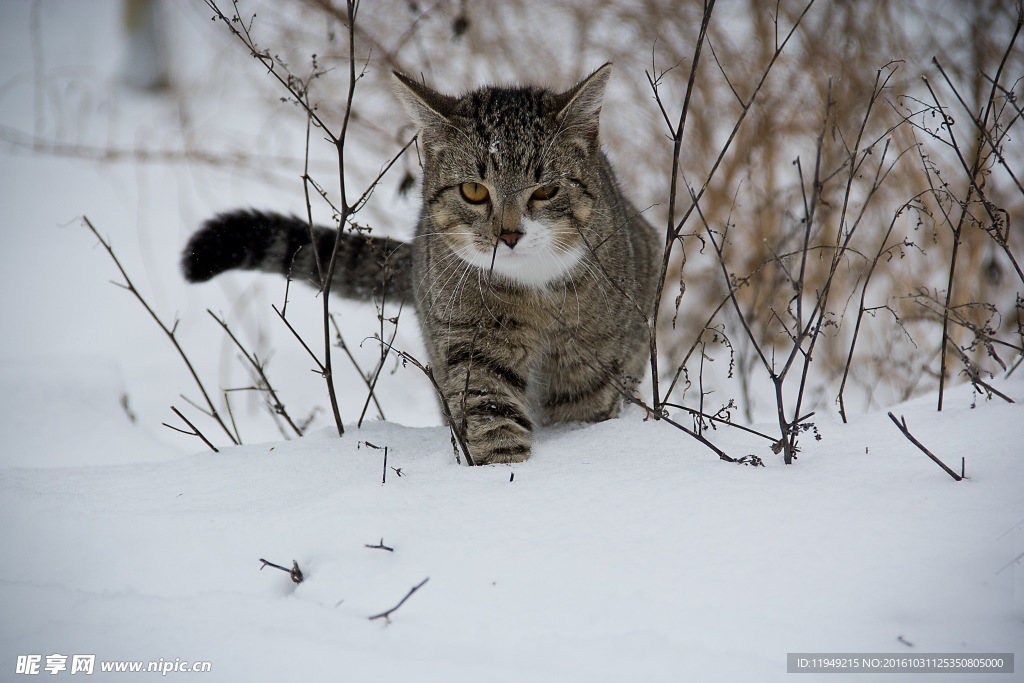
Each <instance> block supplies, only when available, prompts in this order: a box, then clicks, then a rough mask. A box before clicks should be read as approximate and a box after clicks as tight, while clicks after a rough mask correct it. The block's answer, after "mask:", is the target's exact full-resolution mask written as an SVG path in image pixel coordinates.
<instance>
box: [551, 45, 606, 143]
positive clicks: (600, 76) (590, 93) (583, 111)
mask: <svg viewBox="0 0 1024 683" xmlns="http://www.w3.org/2000/svg"><path fill="white" fill-rule="evenodd" d="M611 75H612V63H611V62H606V63H605V64H603V65H601V66H600V67H598V69H597V71H595V72H594V73H592V74H590V75H589V76H587V77H586V78H584V79H583V80H582V81H580V82H579V83H577V84H576V85H574V86H573V87H571V88H569V89H568V90H566V91H565V92H563V93H561V94H559V95H557V96H556V98H555V101H556V104H557V106H558V107H559V110H558V114H556V115H555V120H557V121H558V122H559V123H562V124H564V125H565V126H566V127H567V128H571V129H573V130H576V131H577V132H579V133H581V134H583V135H584V136H586V137H590V138H594V139H596V138H597V129H598V117H599V116H600V114H601V104H602V103H603V102H604V89H605V86H606V85H608V78H609V77H610V76H611Z"/></svg>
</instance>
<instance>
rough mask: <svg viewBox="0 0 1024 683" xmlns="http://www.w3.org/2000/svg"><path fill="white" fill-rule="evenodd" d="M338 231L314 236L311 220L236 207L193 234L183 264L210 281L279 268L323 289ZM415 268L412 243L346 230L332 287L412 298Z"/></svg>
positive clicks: (365, 295)
mask: <svg viewBox="0 0 1024 683" xmlns="http://www.w3.org/2000/svg"><path fill="white" fill-rule="evenodd" d="M336 236H337V232H336V231H335V230H333V229H329V228H322V227H314V228H313V232H312V235H310V230H309V224H308V223H307V222H306V221H304V220H300V219H298V218H295V217H294V216H282V215H280V214H276V213H262V212H259V211H247V210H239V211H232V212H230V213H223V214H220V215H218V216H216V217H214V218H211V219H210V220H208V221H206V223H205V224H203V227H202V228H201V229H200V230H199V231H198V232H197V233H195V234H194V235H192V238H191V239H190V240H189V242H188V246H186V247H185V251H184V252H183V253H182V258H181V268H182V271H183V272H184V275H185V279H186V280H188V281H189V282H205V281H207V280H209V279H211V278H213V277H214V276H216V275H219V274H220V273H223V272H224V271H226V270H232V269H235V268H238V269H246V270H262V271H265V272H268V273H278V274H280V275H285V276H287V277H289V278H291V279H295V280H302V281H305V282H307V283H308V284H311V285H312V286H314V287H317V288H319V287H320V282H321V275H320V270H321V268H322V269H323V272H324V273H325V274H326V272H327V264H328V263H329V262H330V260H331V254H332V253H333V251H334V245H335V240H336ZM314 241H315V243H316V245H315V246H316V248H315V253H314V249H313V248H311V245H312V244H313V242H314ZM316 254H319V258H320V267H318V266H317V256H316ZM411 270H412V251H411V248H410V246H409V245H408V244H407V243H405V242H399V241H397V240H392V239H388V238H386V237H370V236H369V235H363V234H357V233H348V232H346V233H343V234H342V235H341V242H340V244H339V245H338V254H337V260H336V261H335V268H334V276H333V278H332V280H331V291H332V292H334V293H335V294H338V295H340V296H344V297H346V298H349V299H357V300H360V301H371V300H375V299H376V300H380V299H382V298H385V297H386V298H387V299H388V300H389V301H393V302H403V303H412V300H413V297H412V279H411V275H410V273H411Z"/></svg>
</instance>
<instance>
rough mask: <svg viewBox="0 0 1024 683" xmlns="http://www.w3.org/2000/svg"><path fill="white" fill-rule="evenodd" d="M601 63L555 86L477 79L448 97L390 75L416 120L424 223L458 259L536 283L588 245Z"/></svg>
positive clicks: (561, 270)
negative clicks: (481, 83) (482, 83)
mask: <svg viewBox="0 0 1024 683" xmlns="http://www.w3.org/2000/svg"><path fill="white" fill-rule="evenodd" d="M610 74H611V64H605V65H604V66H602V67H601V68H599V69H598V70H597V71H595V72H594V73H592V74H591V75H589V76H587V77H586V78H584V79H583V80H582V81H580V82H579V83H577V84H576V85H574V86H573V87H571V88H569V89H568V90H566V91H564V92H553V91H550V90H546V89H542V88H535V87H528V86H525V87H484V88H480V89H478V90H474V91H472V92H470V93H467V94H465V95H463V96H461V97H452V96H449V95H444V94H442V93H439V92H436V91H434V90H432V89H431V88H429V87H427V86H426V85H423V84H422V83H418V82H416V81H413V80H412V79H410V78H408V77H407V76H404V75H402V74H399V73H397V72H396V73H395V81H396V92H397V93H398V95H399V97H400V99H401V100H402V103H403V104H404V106H405V108H406V110H407V111H408V113H409V115H410V116H411V117H412V119H413V121H414V122H415V123H416V125H417V126H418V128H419V149H420V152H421V154H422V159H423V202H424V212H425V214H426V216H427V217H428V218H429V223H430V225H429V230H430V231H431V232H432V233H434V235H436V237H435V236H432V237H430V239H440V240H443V241H444V243H445V244H446V245H447V246H448V247H449V248H450V249H451V250H452V252H453V253H454V254H455V255H457V256H458V257H459V258H461V259H462V260H463V261H465V262H467V263H469V264H471V265H473V266H476V267H478V268H481V269H483V270H485V271H489V272H493V273H495V274H497V275H499V276H501V277H504V278H506V279H508V280H511V281H513V282H517V283H519V284H521V285H525V286H530V287H543V286H545V285H546V284H548V283H550V282H552V281H555V280H558V279H561V278H563V277H564V276H565V275H566V274H567V272H568V271H570V270H571V269H572V268H573V267H574V266H575V265H576V264H577V263H578V262H579V261H580V260H581V259H582V258H583V257H584V255H585V254H586V252H587V250H588V249H589V248H590V247H589V246H588V244H587V242H588V241H589V240H588V237H590V236H593V231H592V230H591V229H590V227H589V226H590V223H591V219H592V217H593V213H594V209H595V206H594V205H595V201H596V199H597V197H598V196H599V195H600V194H601V192H602V190H601V189H600V186H601V184H602V183H604V182H606V180H605V179H603V177H602V174H603V168H602V161H601V158H600V146H599V143H598V139H597V134H598V116H599V114H600V111H601V103H602V100H603V98H604V89H605V85H606V84H607V82H608V77H609V75H610Z"/></svg>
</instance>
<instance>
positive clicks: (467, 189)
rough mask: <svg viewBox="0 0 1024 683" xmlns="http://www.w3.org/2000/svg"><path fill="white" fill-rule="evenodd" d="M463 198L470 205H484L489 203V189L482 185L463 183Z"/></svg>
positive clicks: (461, 189) (460, 188)
mask: <svg viewBox="0 0 1024 683" xmlns="http://www.w3.org/2000/svg"><path fill="white" fill-rule="evenodd" d="M459 192H461V193H462V198H463V199H465V200H466V201H467V202H469V203H470V204H483V203H484V202H486V201H487V197H488V194H489V193H488V192H487V188H486V187H484V186H483V185H482V184H480V183H462V184H461V185H459Z"/></svg>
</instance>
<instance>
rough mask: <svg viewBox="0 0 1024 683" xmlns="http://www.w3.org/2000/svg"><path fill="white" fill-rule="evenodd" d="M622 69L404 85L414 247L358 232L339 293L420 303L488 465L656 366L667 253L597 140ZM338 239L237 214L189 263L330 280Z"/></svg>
mask: <svg viewBox="0 0 1024 683" xmlns="http://www.w3.org/2000/svg"><path fill="white" fill-rule="evenodd" d="M610 74H611V64H605V65H604V66H602V67H601V68H599V69H598V70H597V71H595V72H594V73H593V74H591V75H590V76H588V77H586V78H585V79H583V80H582V81H581V82H579V83H578V84H577V85H575V86H573V87H572V88H569V89H568V90H566V91H565V92H561V93H556V92H552V91H550V90H546V89H541V88H536V87H484V88H480V89H478V90H475V91H473V92H470V93H468V94H465V95H463V96H461V97H452V96H449V95H444V94H441V93H439V92H436V91H434V90H432V89H430V88H428V87H427V86H426V85H423V84H422V83H419V82H417V81H414V80H412V79H410V78H408V77H407V76H404V75H402V74H400V73H397V72H396V73H395V74H394V76H395V89H396V92H397V93H398V96H399V98H400V99H401V101H402V103H403V105H404V106H405V109H406V110H407V112H408V113H409V115H410V116H411V117H412V119H413V121H414V122H415V123H416V125H417V127H418V129H419V150H420V153H421V161H422V165H423V188H422V190H423V208H422V211H421V215H420V219H419V225H418V228H417V232H416V236H415V238H414V239H413V240H412V242H409V243H405V242H399V241H396V240H391V239H386V238H381V237H370V236H367V235H363V234H355V233H349V232H346V233H344V234H343V235H342V237H341V240H340V242H339V246H338V253H337V261H336V271H335V274H334V278H333V281H332V283H331V289H332V291H334V292H336V293H338V294H340V295H342V296H346V297H351V298H356V299H362V300H369V299H375V298H376V299H378V300H379V299H380V298H381V297H385V296H386V297H387V299H388V300H389V301H392V302H397V301H401V302H409V303H412V304H414V305H415V308H416V311H417V313H418V317H419V321H420V325H421V327H422V330H423V336H424V339H425V341H426V346H427V349H428V352H429V354H430V363H431V367H432V369H433V373H434V376H435V378H436V380H437V382H438V385H439V386H440V387H441V390H442V393H443V394H444V396H445V398H446V399H447V403H448V405H449V406H450V409H451V413H452V425H451V426H452V428H453V429H456V430H459V431H460V433H461V434H462V436H463V437H464V440H465V442H466V443H467V444H468V446H469V450H470V453H471V454H472V458H473V460H474V462H475V463H476V464H484V463H501V462H520V461H522V460H525V459H526V458H528V457H529V456H530V448H531V442H532V433H533V429H534V426H535V425H537V424H543V423H551V422H563V421H599V420H606V419H608V418H611V417H614V416H615V415H616V414H617V413H618V411H619V408H620V406H621V403H622V399H623V397H624V396H626V395H628V394H629V392H631V391H632V390H633V388H634V385H635V383H636V382H637V380H638V378H639V377H641V376H642V375H643V373H644V370H645V367H646V365H647V361H648V348H649V345H648V333H647V330H648V328H647V323H646V321H647V319H648V318H649V316H650V315H651V314H652V310H653V304H654V292H655V287H656V281H657V273H658V267H659V266H658V263H659V258H660V253H661V247H660V245H659V239H658V237H657V235H656V233H655V232H654V230H653V229H652V228H651V226H650V225H648V223H647V222H646V221H645V220H644V219H643V218H642V217H641V216H640V214H639V212H638V211H637V210H636V209H635V208H634V207H633V205H632V204H630V203H629V201H628V200H627V199H626V198H625V197H623V195H622V192H621V190H620V189H619V186H618V183H617V182H616V179H615V174H614V172H613V171H612V168H611V166H610V165H609V162H608V160H607V159H606V158H605V155H604V154H603V153H602V151H601V148H600V144H599V142H598V115H599V113H600V110H601V104H602V101H603V98H604V90H605V85H606V84H607V82H608V77H609V75H610ZM335 235H336V232H335V230H333V229H327V228H319V227H315V228H313V230H312V231H311V230H310V229H309V226H308V224H307V223H306V222H305V221H303V220H299V219H297V218H290V217H285V216H281V215H277V214H268V213H259V212H255V211H245V210H242V211H236V212H232V213H228V214H223V215H220V216H217V217H215V218H213V219H211V220H209V221H208V222H207V223H206V224H205V225H204V226H203V228H202V229H201V230H200V231H199V232H197V233H196V234H195V235H194V236H193V237H192V239H191V240H190V242H189V244H188V246H187V248H186V249H185V252H184V257H183V261H182V265H183V269H184V273H185V277H186V278H187V279H188V280H189V281H191V282H199V281H205V280H208V279H210V278H212V277H213V276H215V275H217V274H218V273H221V272H223V271H225V270H229V269H232V268H254V269H260V270H264V271H269V272H274V273H281V274H285V275H288V276H290V277H295V278H299V279H304V280H307V281H310V282H311V283H313V284H316V283H318V282H319V281H320V272H321V269H324V270H325V269H326V264H327V263H328V261H329V259H330V258H331V253H332V251H333V250H334V246H335ZM311 245H315V246H313V247H312V248H311ZM314 251H315V252H318V254H314ZM318 262H319V264H320V265H318Z"/></svg>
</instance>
